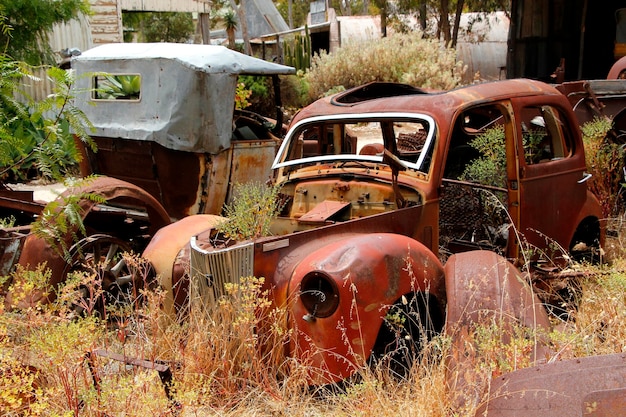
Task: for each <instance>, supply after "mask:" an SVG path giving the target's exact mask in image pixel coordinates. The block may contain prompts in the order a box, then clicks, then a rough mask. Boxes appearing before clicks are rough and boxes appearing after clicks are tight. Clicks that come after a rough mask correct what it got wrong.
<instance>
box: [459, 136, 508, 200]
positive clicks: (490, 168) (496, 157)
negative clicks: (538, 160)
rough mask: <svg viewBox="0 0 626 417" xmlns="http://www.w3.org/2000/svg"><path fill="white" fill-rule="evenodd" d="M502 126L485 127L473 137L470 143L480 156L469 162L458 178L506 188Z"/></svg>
mask: <svg viewBox="0 0 626 417" xmlns="http://www.w3.org/2000/svg"><path fill="white" fill-rule="evenodd" d="M505 144H506V143H505V141H504V127H502V126H496V127H493V128H490V129H487V130H486V131H485V132H484V133H482V134H480V135H478V136H477V137H476V138H474V139H473V140H472V141H471V142H470V145H471V146H472V147H473V148H474V149H476V150H477V151H478V152H479V153H480V155H481V156H480V157H478V158H476V159H474V160H473V161H472V162H470V163H469V164H468V165H467V167H465V171H463V174H461V176H460V178H459V179H461V180H464V181H472V182H476V183H478V184H484V185H492V186H495V187H502V188H506V147H505Z"/></svg>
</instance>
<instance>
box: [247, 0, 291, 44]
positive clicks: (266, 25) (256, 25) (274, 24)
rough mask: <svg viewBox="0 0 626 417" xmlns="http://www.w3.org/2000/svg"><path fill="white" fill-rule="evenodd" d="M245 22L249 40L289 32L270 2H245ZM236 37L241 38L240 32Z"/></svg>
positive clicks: (264, 0) (251, 0)
mask: <svg viewBox="0 0 626 417" xmlns="http://www.w3.org/2000/svg"><path fill="white" fill-rule="evenodd" d="M246 22H247V23H248V36H249V37H250V39H252V38H259V37H261V36H264V35H268V34H270V33H279V32H285V31H288V30H289V25H287V23H286V22H285V19H283V17H282V16H281V14H280V13H279V12H278V9H277V8H276V6H274V3H272V1H271V0H248V1H247V2H246ZM236 36H237V37H238V38H240V39H241V38H242V34H241V31H240V30H238V31H237V34H236Z"/></svg>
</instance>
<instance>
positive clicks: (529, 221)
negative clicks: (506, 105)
mask: <svg viewBox="0 0 626 417" xmlns="http://www.w3.org/2000/svg"><path fill="white" fill-rule="evenodd" d="M533 99H534V100H533ZM514 110H515V111H514V115H515V120H514V123H515V129H516V131H517V139H516V145H517V148H516V149H517V164H518V166H519V169H518V174H519V179H518V186H519V232H520V234H521V236H522V249H523V251H524V252H523V253H524V254H526V255H527V256H529V257H530V259H534V260H537V259H539V258H544V259H547V258H550V259H552V260H553V261H557V262H558V263H561V262H559V259H561V260H562V259H563V258H562V254H563V250H566V251H567V250H569V249H570V248H569V245H570V241H571V239H572V236H573V234H574V231H575V229H576V221H577V218H578V213H579V212H580V210H581V208H582V206H583V205H584V204H585V200H586V195H587V184H586V183H585V181H586V180H587V179H588V176H586V174H585V159H584V150H583V145H582V140H581V138H580V133H579V131H578V130H574V129H573V128H572V126H571V124H570V123H569V121H570V120H572V119H571V118H570V117H571V115H569V114H568V111H567V110H566V109H564V108H561V107H560V106H559V105H558V103H556V102H552V103H550V102H544V101H540V100H537V99H536V98H527V99H522V100H518V101H516V102H514ZM528 259H529V258H528V257H527V258H526V259H525V260H528Z"/></svg>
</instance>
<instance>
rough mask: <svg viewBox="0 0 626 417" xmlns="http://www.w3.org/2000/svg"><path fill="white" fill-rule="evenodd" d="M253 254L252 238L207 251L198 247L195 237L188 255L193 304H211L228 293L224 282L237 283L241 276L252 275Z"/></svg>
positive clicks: (207, 305)
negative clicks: (246, 241)
mask: <svg viewBox="0 0 626 417" xmlns="http://www.w3.org/2000/svg"><path fill="white" fill-rule="evenodd" d="M253 254H254V251H253V243H252V242H249V243H245V244H242V245H235V246H232V247H229V248H225V249H218V250H212V251H206V250H204V249H202V248H200V247H198V245H197V244H196V239H195V237H193V238H192V239H191V254H190V259H189V270H190V280H191V288H190V294H189V295H190V300H191V302H192V306H193V305H194V304H196V305H200V306H204V307H207V308H211V307H213V306H214V305H215V304H216V302H217V300H219V299H220V297H223V296H224V295H226V291H225V284H227V283H233V284H238V283H239V281H240V278H241V277H249V276H252V274H253V263H254V262H253V260H254V256H253Z"/></svg>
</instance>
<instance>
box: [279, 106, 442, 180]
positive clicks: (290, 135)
mask: <svg viewBox="0 0 626 417" xmlns="http://www.w3.org/2000/svg"><path fill="white" fill-rule="evenodd" d="M364 121H367V122H408V123H410V122H413V123H415V122H418V123H422V124H427V125H428V126H429V129H428V132H427V135H426V140H425V142H424V146H423V149H422V152H420V154H419V157H418V159H417V161H416V162H411V161H406V160H404V159H402V162H403V163H404V165H405V166H406V168H408V169H412V170H415V171H419V172H422V173H428V167H427V168H426V169H423V168H422V167H423V165H424V160H425V159H426V156H427V155H428V154H429V153H430V154H432V152H433V149H432V148H433V146H434V140H435V137H436V135H435V132H436V130H437V125H436V124H435V119H434V118H433V117H431V116H429V115H426V114H423V113H405V112H389V113H385V112H376V113H345V114H333V115H324V116H313V117H309V118H306V119H302V120H300V121H298V122H297V123H296V124H295V125H293V126H292V127H291V128H290V129H289V131H288V132H287V135H285V139H284V140H283V141H282V143H281V146H280V148H279V150H278V153H277V154H276V158H275V159H274V164H273V165H272V169H279V168H286V167H291V166H294V165H313V164H317V163H325V162H346V161H361V162H373V163H378V164H381V163H383V157H382V155H381V156H378V155H357V154H333V155H320V156H314V157H306V158H298V159H291V160H288V161H286V160H284V159H285V158H286V157H287V154H288V151H289V147H290V145H291V143H292V141H293V140H296V139H294V138H295V135H296V134H298V135H299V134H300V132H301V131H302V130H303V129H304V128H305V127H306V126H309V125H315V124H319V123H343V124H349V123H359V122H364Z"/></svg>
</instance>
